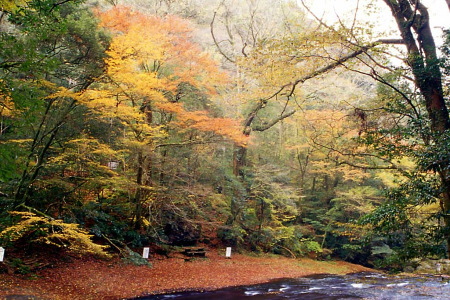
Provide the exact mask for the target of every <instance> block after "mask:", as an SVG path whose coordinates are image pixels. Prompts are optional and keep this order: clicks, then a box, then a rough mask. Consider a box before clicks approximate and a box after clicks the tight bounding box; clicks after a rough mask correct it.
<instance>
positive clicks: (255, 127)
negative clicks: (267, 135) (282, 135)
mask: <svg viewBox="0 0 450 300" xmlns="http://www.w3.org/2000/svg"><path fill="white" fill-rule="evenodd" d="M295 112H296V111H295V110H293V111H291V112H288V113H285V114H282V115H281V116H279V117H278V118H275V119H273V120H272V121H271V122H270V123H267V124H264V125H259V126H253V127H252V130H254V131H265V130H267V129H269V128H271V127H272V126H274V125H275V124H277V123H278V122H280V121H281V120H283V119H286V118H288V117H290V116H292V115H293V114H295Z"/></svg>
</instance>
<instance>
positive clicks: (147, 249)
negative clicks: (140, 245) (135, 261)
mask: <svg viewBox="0 0 450 300" xmlns="http://www.w3.org/2000/svg"><path fill="white" fill-rule="evenodd" d="M149 252H150V248H149V247H144V252H143V253H142V257H143V258H148V254H149Z"/></svg>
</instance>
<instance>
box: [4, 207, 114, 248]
mask: <svg viewBox="0 0 450 300" xmlns="http://www.w3.org/2000/svg"><path fill="white" fill-rule="evenodd" d="M10 214H11V215H12V216H16V217H19V220H18V222H17V223H15V224H14V225H11V226H9V227H7V228H6V229H4V230H3V231H2V232H0V241H2V243H3V244H4V245H10V246H13V245H15V244H19V245H21V244H22V245H23V244H25V245H28V246H31V245H36V244H41V245H46V246H50V247H54V248H57V249H64V250H66V251H68V252H70V253H72V254H75V255H77V256H82V255H86V254H92V255H96V256H100V257H108V256H109V255H108V254H107V253H106V252H105V251H104V250H105V246H101V245H98V244H95V243H93V242H92V240H91V235H89V234H88V232H87V231H85V230H84V229H82V228H80V227H79V226H78V224H73V223H64V222H63V221H61V220H55V219H51V218H47V217H44V216H38V215H36V214H34V213H31V212H18V211H13V212H10Z"/></svg>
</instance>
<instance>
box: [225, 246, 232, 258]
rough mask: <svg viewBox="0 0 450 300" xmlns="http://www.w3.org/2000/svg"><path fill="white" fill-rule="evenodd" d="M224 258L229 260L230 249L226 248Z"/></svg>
mask: <svg viewBox="0 0 450 300" xmlns="http://www.w3.org/2000/svg"><path fill="white" fill-rule="evenodd" d="M225 257H226V258H231V247H227V250H226V252H225Z"/></svg>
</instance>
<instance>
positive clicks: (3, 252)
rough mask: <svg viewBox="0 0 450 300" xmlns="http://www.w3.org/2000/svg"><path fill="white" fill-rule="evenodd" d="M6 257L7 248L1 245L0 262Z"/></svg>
mask: <svg viewBox="0 0 450 300" xmlns="http://www.w3.org/2000/svg"><path fill="white" fill-rule="evenodd" d="M4 257H5V248H3V247H0V262H2V261H3V258H4Z"/></svg>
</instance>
